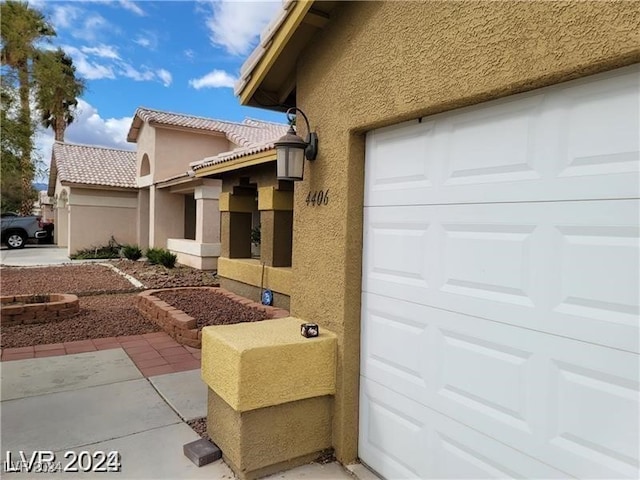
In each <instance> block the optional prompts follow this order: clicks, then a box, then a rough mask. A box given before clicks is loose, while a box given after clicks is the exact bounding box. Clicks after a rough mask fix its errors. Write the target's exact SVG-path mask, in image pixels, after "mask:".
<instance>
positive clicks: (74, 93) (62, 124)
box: [34, 48, 85, 142]
mask: <svg viewBox="0 0 640 480" xmlns="http://www.w3.org/2000/svg"><path fill="white" fill-rule="evenodd" d="M34 67H35V68H34V78H35V81H36V85H37V92H36V98H37V102H38V108H39V110H40V113H41V117H40V121H41V123H42V125H43V126H44V127H45V128H49V127H51V128H52V129H53V132H54V135H55V139H56V141H58V142H63V141H64V132H65V130H66V128H67V126H68V125H70V124H71V122H73V120H74V113H75V107H76V106H77V105H78V97H79V96H80V95H82V93H83V92H84V88H85V84H84V82H83V81H82V80H81V79H79V78H77V77H76V68H75V67H74V65H73V60H72V59H71V57H69V56H68V55H67V54H66V53H64V51H63V50H62V49H60V48H58V49H57V50H50V51H45V52H40V53H39V54H38V55H37V57H36V61H35V63H34Z"/></svg>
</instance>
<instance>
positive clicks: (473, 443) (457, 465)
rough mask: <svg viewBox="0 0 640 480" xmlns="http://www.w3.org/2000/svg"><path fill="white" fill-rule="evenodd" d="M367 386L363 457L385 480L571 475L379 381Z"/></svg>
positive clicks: (362, 397) (362, 401)
mask: <svg viewBox="0 0 640 480" xmlns="http://www.w3.org/2000/svg"><path fill="white" fill-rule="evenodd" d="M361 385H362V388H361V394H360V405H361V408H362V413H363V414H362V415H361V416H360V427H359V449H360V452H361V457H366V458H367V461H366V463H367V464H368V465H369V466H370V467H371V468H373V469H374V470H375V471H376V472H378V473H380V474H381V475H383V476H384V477H385V478H393V479H396V478H412V479H415V478H524V477H527V476H533V477H534V478H567V476H568V475H567V473H565V472H561V471H559V470H556V469H553V468H551V467H549V466H548V465H546V464H544V463H543V462H540V461H538V460H535V459H533V458H531V457H530V456H528V455H526V454H523V453H522V452H520V451H518V450H516V449H513V448H510V447H509V446H506V445H504V444H503V443H500V442H497V441H495V440H494V439H492V438H490V437H488V436H486V435H482V434H480V433H478V432H477V431H476V430H473V429H471V428H468V427H466V426H465V425H463V424H461V423H459V422H457V421H454V420H452V419H450V418H448V417H447V416H445V415H442V414H440V413H438V412H437V411H434V410H432V409H430V408H428V407H426V406H424V405H421V404H419V403H416V402H414V401H412V400H410V399H408V398H407V397H405V396H403V395H399V394H398V393H395V392H393V391H392V390H390V389H387V388H385V387H383V386H382V385H380V384H378V383H377V382H374V381H371V380H369V379H367V378H365V377H363V378H362V379H361ZM372 413H373V415H371V414H372ZM376 413H377V415H376ZM388 422H392V423H397V425H393V426H391V425H388ZM393 430H400V432H401V434H400V436H399V437H398V439H399V440H394V439H393V438H392V436H391V435H390V434H389V432H390V431H393ZM405 442H406V443H405ZM407 464H409V465H407Z"/></svg>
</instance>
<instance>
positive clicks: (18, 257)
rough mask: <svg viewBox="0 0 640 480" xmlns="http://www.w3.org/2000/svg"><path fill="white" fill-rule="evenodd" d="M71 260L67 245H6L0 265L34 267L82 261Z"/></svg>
mask: <svg viewBox="0 0 640 480" xmlns="http://www.w3.org/2000/svg"><path fill="white" fill-rule="evenodd" d="M80 262H82V261H81V260H73V261H72V260H70V259H69V257H68V256H67V248H66V247H58V246H56V245H35V244H34V245H26V246H25V247H24V248H19V249H16V250H9V249H8V248H7V247H5V246H4V245H3V246H2V249H0V265H2V266H6V267H34V266H38V265H62V264H63V263H80Z"/></svg>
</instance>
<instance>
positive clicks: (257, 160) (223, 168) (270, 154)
mask: <svg viewBox="0 0 640 480" xmlns="http://www.w3.org/2000/svg"><path fill="white" fill-rule="evenodd" d="M275 160H276V150H275V148H272V149H270V150H267V151H265V152H259V153H254V154H252V155H247V156H245V157H240V158H235V159H233V160H229V161H228V162H222V163H217V164H215V165H209V166H208V167H204V168H200V169H198V170H196V177H206V176H208V175H213V174H216V173H224V172H231V171H233V170H239V169H241V168H245V167H252V166H254V165H260V164H262V163H269V162H273V161H275Z"/></svg>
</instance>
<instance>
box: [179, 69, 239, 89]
mask: <svg viewBox="0 0 640 480" xmlns="http://www.w3.org/2000/svg"><path fill="white" fill-rule="evenodd" d="M235 81H236V79H235V77H233V76H231V75H229V74H228V73H227V72H225V71H224V70H213V71H212V72H209V73H207V74H206V75H205V76H204V77H200V78H192V79H191V80H189V85H190V86H192V87H193V88H195V89H196V90H200V89H201V88H225V87H228V88H233V84H234V83H235Z"/></svg>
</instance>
